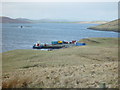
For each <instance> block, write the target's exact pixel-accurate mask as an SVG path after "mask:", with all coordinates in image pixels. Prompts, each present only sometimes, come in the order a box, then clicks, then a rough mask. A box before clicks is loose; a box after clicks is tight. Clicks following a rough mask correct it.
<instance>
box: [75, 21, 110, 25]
mask: <svg viewBox="0 0 120 90" xmlns="http://www.w3.org/2000/svg"><path fill="white" fill-rule="evenodd" d="M107 22H108V21H80V22H77V23H81V24H104V23H107Z"/></svg>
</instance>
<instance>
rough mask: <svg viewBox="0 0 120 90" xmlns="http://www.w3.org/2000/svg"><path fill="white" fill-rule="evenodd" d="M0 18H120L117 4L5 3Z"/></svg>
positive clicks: (92, 19)
mask: <svg viewBox="0 0 120 90" xmlns="http://www.w3.org/2000/svg"><path fill="white" fill-rule="evenodd" d="M0 16H8V17H11V18H28V19H35V20H37V19H63V20H71V21H96V20H105V21H111V20H115V19H117V18H118V3H117V2H3V3H2V13H0Z"/></svg>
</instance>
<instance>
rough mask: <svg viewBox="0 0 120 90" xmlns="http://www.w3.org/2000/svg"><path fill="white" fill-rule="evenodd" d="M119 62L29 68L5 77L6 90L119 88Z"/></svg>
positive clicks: (4, 85)
mask: <svg viewBox="0 0 120 90" xmlns="http://www.w3.org/2000/svg"><path fill="white" fill-rule="evenodd" d="M117 67H118V65H117V62H116V63H115V62H110V63H108V62H107V63H104V64H102V65H101V64H90V65H79V66H65V67H58V68H56V67H51V68H47V67H46V68H40V67H39V68H38V67H34V68H29V69H24V70H19V71H16V72H12V73H9V74H8V75H6V76H5V75H4V79H3V87H4V88H17V87H27V88H31V87H33V88H61V87H62V88H89V87H90V88H99V85H100V84H101V83H103V82H105V83H106V85H107V87H109V88H116V87H118V84H117V80H118V74H117V73H118V70H117Z"/></svg>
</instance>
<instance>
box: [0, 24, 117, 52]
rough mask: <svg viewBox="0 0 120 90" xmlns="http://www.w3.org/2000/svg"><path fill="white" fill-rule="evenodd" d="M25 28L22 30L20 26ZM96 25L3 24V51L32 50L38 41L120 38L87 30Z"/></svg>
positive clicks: (110, 33) (108, 33)
mask: <svg viewBox="0 0 120 90" xmlns="http://www.w3.org/2000/svg"><path fill="white" fill-rule="evenodd" d="M21 25H22V26H23V28H20V26H21ZM94 25H96V24H74V23H39V24H23V23H22V24H3V25H2V39H3V43H2V44H3V51H2V52H5V51H9V50H14V49H32V46H33V44H34V43H36V42H37V41H40V42H41V43H51V41H53V40H66V41H71V40H80V39H83V38H90V37H118V33H116V32H107V31H96V30H90V29H87V27H89V26H94Z"/></svg>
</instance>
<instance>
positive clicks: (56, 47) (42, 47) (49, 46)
mask: <svg viewBox="0 0 120 90" xmlns="http://www.w3.org/2000/svg"><path fill="white" fill-rule="evenodd" d="M64 47H65V45H39V46H37V45H34V46H33V49H60V48H64Z"/></svg>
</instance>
